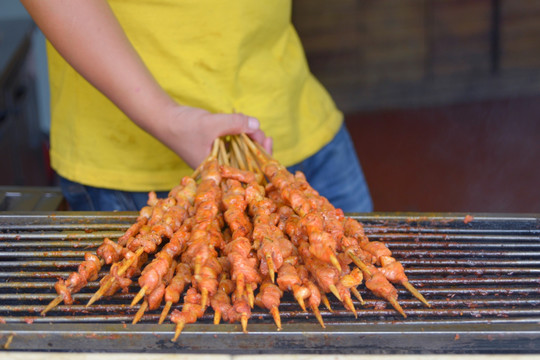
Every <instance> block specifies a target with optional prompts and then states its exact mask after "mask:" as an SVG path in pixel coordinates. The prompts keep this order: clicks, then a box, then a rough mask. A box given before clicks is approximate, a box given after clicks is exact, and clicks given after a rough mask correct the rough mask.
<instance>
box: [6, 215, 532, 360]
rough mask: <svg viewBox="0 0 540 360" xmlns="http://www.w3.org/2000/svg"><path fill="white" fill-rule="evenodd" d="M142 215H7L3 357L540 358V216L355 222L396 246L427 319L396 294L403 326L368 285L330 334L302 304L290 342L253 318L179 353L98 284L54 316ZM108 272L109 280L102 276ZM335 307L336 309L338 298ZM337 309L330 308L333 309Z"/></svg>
mask: <svg viewBox="0 0 540 360" xmlns="http://www.w3.org/2000/svg"><path fill="white" fill-rule="evenodd" d="M136 215H137V214H135V213H85V212H83V213H74V212H58V213H0V346H1V345H4V344H7V343H9V349H10V350H37V351H129V352H189V353H229V354H241V353H333V354H337V353H341V354H343V353H355V354H358V353H540V306H539V305H540V216H539V215H492V214H472V215H473V219H472V221H468V220H469V219H470V217H467V218H466V217H465V214H393V213H390V214H388V213H380V214H377V213H375V214H369V215H366V216H363V215H358V216H354V217H355V218H356V219H358V220H359V221H361V222H362V223H363V224H364V227H365V230H366V234H367V235H368V236H369V238H370V240H379V241H383V242H385V243H386V244H387V246H388V247H389V248H390V250H392V252H393V255H394V256H395V257H396V258H397V259H398V260H399V261H401V263H402V264H403V265H404V267H405V270H406V273H407V275H408V277H409V281H410V282H411V283H412V284H413V285H414V286H415V287H417V288H418V289H419V290H420V291H421V292H422V294H423V295H424V296H425V297H426V298H427V300H428V301H429V302H430V303H431V305H432V307H431V308H427V307H425V306H423V305H422V304H421V303H420V302H419V301H417V300H416V299H414V298H413V297H412V295H410V294H409V293H408V292H406V291H405V290H404V289H403V288H400V287H398V290H399V303H400V304H401V305H402V307H403V309H404V310H405V312H406V314H407V318H403V317H401V316H400V315H399V314H398V313H397V312H396V311H394V310H393V309H392V307H391V306H389V305H388V304H386V303H385V302H384V301H383V300H381V299H378V298H376V297H375V296H374V295H373V294H371V293H370V292H369V291H368V290H367V289H365V288H364V287H363V286H362V285H361V286H360V287H359V290H360V293H361V294H362V296H363V297H364V299H365V301H366V303H365V305H363V306H362V305H360V303H359V302H358V301H354V305H355V307H356V309H357V311H358V318H355V317H354V316H353V314H352V313H351V312H350V311H347V310H346V309H345V308H344V307H343V305H342V304H341V303H340V302H339V301H337V299H333V301H332V302H331V303H332V307H333V310H334V311H333V312H329V311H327V310H326V309H325V308H324V307H323V306H322V305H321V308H320V310H321V313H322V315H323V318H324V321H325V324H326V328H324V329H323V328H322V327H321V326H320V325H319V324H318V322H317V320H316V319H315V318H314V316H313V315H312V314H310V313H309V312H307V313H306V312H303V311H302V310H301V309H300V307H299V306H298V304H297V303H296V302H295V300H294V298H293V297H292V296H290V295H286V296H285V297H284V298H283V299H282V304H281V305H280V307H279V310H280V313H281V315H282V322H283V330H281V331H276V327H275V325H274V323H273V320H272V317H271V316H270V314H269V313H268V312H267V311H265V310H261V309H258V308H255V309H254V310H253V314H252V317H251V319H250V320H249V325H248V331H249V333H248V334H244V333H242V331H241V327H240V325H239V324H220V325H214V324H213V323H212V320H213V315H212V311H211V310H208V311H207V313H206V315H205V316H204V317H203V318H202V319H200V320H199V321H198V322H197V323H196V324H190V325H187V326H186V327H185V329H184V331H183V332H182V334H181V335H180V338H179V339H178V340H177V341H176V342H175V343H173V342H171V341H170V340H171V338H172V337H173V334H174V324H171V323H165V324H163V325H158V324H157V320H158V318H159V314H160V313H161V309H162V308H160V309H158V310H155V311H150V312H147V313H146V314H145V315H144V317H143V318H142V320H141V322H139V323H138V324H136V325H132V324H131V320H132V318H133V316H134V314H135V312H136V311H137V308H138V306H137V307H134V308H132V307H130V306H129V304H130V302H131V299H132V298H133V296H134V294H135V293H136V292H137V291H138V287H137V286H136V285H137V284H136V281H134V285H132V287H131V288H130V291H129V293H128V294H117V295H115V296H113V297H111V298H103V299H100V300H99V301H98V302H97V303H96V304H94V305H92V306H90V307H88V308H87V307H85V304H86V302H87V301H88V300H89V298H90V297H91V295H92V294H93V293H94V292H95V291H96V290H97V288H98V282H97V281H96V282H92V283H90V284H89V285H88V286H87V287H86V288H83V289H82V290H81V292H80V293H78V294H76V295H75V296H74V299H75V303H74V304H73V305H71V306H66V305H60V306H58V307H57V308H55V309H53V310H51V311H50V312H49V313H48V314H47V316H45V317H42V316H40V314H39V313H40V312H41V310H43V308H44V307H45V306H46V305H47V304H48V303H49V302H50V301H51V300H52V299H54V298H55V297H56V292H55V291H54V288H53V286H54V283H55V282H56V280H57V279H58V278H66V277H67V276H68V275H69V273H70V272H72V271H76V269H77V266H78V265H79V264H80V262H81V261H82V260H83V255H84V252H87V251H90V252H95V250H96V249H97V247H98V246H99V245H100V244H101V242H102V241H103V238H104V237H109V238H111V239H116V238H118V237H119V236H120V235H121V234H123V232H124V231H125V230H126V229H127V228H128V227H129V225H131V224H132V223H133V222H134V221H135V218H136ZM107 272H108V266H106V267H104V268H103V269H102V270H101V273H100V278H101V276H103V275H105V274H106V273H107ZM330 298H333V297H332V296H330ZM331 300H332V299H331Z"/></svg>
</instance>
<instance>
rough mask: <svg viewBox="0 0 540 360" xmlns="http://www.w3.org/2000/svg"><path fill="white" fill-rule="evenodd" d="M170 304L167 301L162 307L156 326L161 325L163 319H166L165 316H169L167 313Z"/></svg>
mask: <svg viewBox="0 0 540 360" xmlns="http://www.w3.org/2000/svg"><path fill="white" fill-rule="evenodd" d="M171 306H172V302H171V301H167V302H166V303H165V306H164V307H163V311H162V312H161V315H160V316H159V321H158V324H163V322H164V321H165V319H166V318H167V315H168V314H169V311H170V310H171Z"/></svg>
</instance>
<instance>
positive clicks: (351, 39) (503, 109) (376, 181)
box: [0, 0, 540, 213]
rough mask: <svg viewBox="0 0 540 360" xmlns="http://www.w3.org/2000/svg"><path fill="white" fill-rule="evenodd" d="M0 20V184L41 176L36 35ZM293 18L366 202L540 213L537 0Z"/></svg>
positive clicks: (385, 3)
mask: <svg viewBox="0 0 540 360" xmlns="http://www.w3.org/2000/svg"><path fill="white" fill-rule="evenodd" d="M0 22H1V23H2V24H3V27H2V32H1V35H0V45H5V44H6V41H8V40H10V39H15V38H17V39H19V38H20V37H21V33H23V35H22V39H21V40H20V42H21V45H20V49H21V50H20V51H19V53H18V58H17V59H16V61H15V65H13V64H12V66H11V68H10V69H9V71H8V72H9V74H10V76H9V78H10V80H9V81H8V82H7V85H6V84H3V85H2V86H3V90H2V91H3V94H4V95H3V98H4V99H6V98H10V99H11V100H10V101H11V105H9V106H7V104H6V101H3V103H0V105H2V106H1V107H0V108H1V109H3V110H1V111H3V112H2V113H0V114H4V115H2V117H1V119H0V151H2V152H3V153H4V154H9V156H2V157H1V158H0V169H2V172H1V174H0V186H1V185H17V186H43V185H53V186H54V185H55V178H54V176H53V175H52V173H51V171H50V169H49V168H48V159H47V134H48V129H49V128H48V126H49V108H48V83H47V72H46V58H45V52H44V40H43V37H42V35H41V33H40V32H39V31H38V30H36V29H35V27H34V26H33V24H32V22H31V20H30V19H29V17H28V15H27V14H26V12H25V10H24V8H23V7H22V6H21V5H20V3H19V1H17V0H2V2H1V3H0ZM293 22H294V24H295V26H296V27H297V30H298V33H299V35H300V37H301V39H302V41H303V44H304V46H305V49H306V55H307V59H308V62H309V64H310V66H311V69H312V71H313V73H314V74H315V75H316V76H317V77H318V78H319V80H320V81H321V82H322V83H323V84H324V85H325V86H326V87H327V89H328V90H329V92H330V93H331V94H332V96H333V97H334V99H335V101H336V103H337V105H338V106H339V108H340V109H341V110H342V111H343V113H344V115H345V119H346V123H347V126H348V127H349V130H350V131H351V134H352V136H353V139H354V141H355V145H356V149H357V151H358V156H359V158H360V160H361V162H362V165H363V167H364V171H365V174H366V177H367V180H368V183H369V186H370V189H371V191H372V195H373V200H374V204H375V210H377V211H433V212H437V211H457V212H507V213H509V212H530V213H540V190H539V185H540V46H538V44H540V2H537V1H528V0H475V1H470V0H376V1H375V0H335V1H324V0H294V1H293ZM6 39H8V40H6ZM4 83H5V81H4ZM6 107H10V109H11V110H10V111H7V110H6ZM6 124H8V125H6ZM6 134H7V135H6Z"/></svg>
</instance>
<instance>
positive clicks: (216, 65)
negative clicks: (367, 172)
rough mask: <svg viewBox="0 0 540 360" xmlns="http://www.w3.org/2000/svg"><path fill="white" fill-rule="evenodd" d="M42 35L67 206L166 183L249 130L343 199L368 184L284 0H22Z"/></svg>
mask: <svg viewBox="0 0 540 360" xmlns="http://www.w3.org/2000/svg"><path fill="white" fill-rule="evenodd" d="M21 2H22V3H23V5H24V6H25V7H26V9H27V10H28V12H29V13H30V15H31V16H32V17H33V19H34V20H35V22H36V23H37V25H38V26H39V27H40V29H41V30H42V31H43V33H44V34H45V36H46V37H47V39H48V42H49V43H48V59H49V75H50V76H49V77H50V82H51V112H52V114H51V118H52V121H51V151H50V154H51V164H52V167H53V168H54V169H55V171H56V172H57V173H58V175H59V178H60V184H61V186H62V190H63V192H64V195H65V196H66V199H67V200H68V202H69V204H70V207H71V208H72V209H73V210H99V211H103V210H137V209H140V208H141V207H142V206H144V204H145V203H146V200H147V193H148V191H156V192H158V196H166V194H167V191H168V190H170V189H171V188H172V187H174V186H175V185H176V184H178V182H179V180H180V179H181V178H182V177H183V176H185V175H190V174H191V173H192V172H193V169H194V168H196V167H197V165H199V164H200V163H201V162H202V161H203V160H204V159H205V158H206V157H207V156H208V154H209V153H210V149H211V144H212V142H213V141H214V140H215V139H216V138H217V137H219V136H222V135H227V134H239V133H247V134H248V135H249V136H250V137H252V138H253V139H254V140H255V141H257V142H259V143H261V144H262V145H263V146H264V147H265V148H266V149H267V150H268V151H269V152H271V151H273V156H274V157H275V158H276V159H277V160H278V161H280V162H281V163H282V164H284V165H286V166H288V167H289V169H290V170H291V171H296V170H301V171H303V172H304V173H305V174H306V177H307V179H308V181H309V182H310V184H312V186H313V187H315V188H316V189H317V190H318V191H319V192H320V193H321V194H322V195H324V196H326V197H327V198H328V199H329V200H330V201H331V202H332V203H333V204H334V205H335V206H336V207H340V208H342V209H343V210H344V211H346V212H365V211H371V210H372V208H373V206H372V202H371V197H370V195H369V191H368V188H367V185H366V182H365V179H364V176H363V173H362V170H361V167H360V164H359V162H358V159H357V158H356V153H355V150H354V146H353V145H352V142H351V139H350V136H349V134H348V132H347V129H346V128H345V126H344V123H343V115H342V113H341V112H340V111H339V110H338V109H337V108H336V106H335V104H334V102H333V101H332V99H331V97H330V96H329V94H328V93H327V92H326V90H325V89H324V88H323V86H321V84H320V83H319V82H318V81H317V80H316V79H315V77H314V76H313V75H312V74H311V73H310V71H309V67H308V65H307V62H306V59H305V55H304V52H303V49H302V46H301V43H300V40H299V39H298V36H297V34H296V31H295V29H294V27H293V25H292V23H291V7H292V6H291V0H273V1H267V2H255V1H252V0H237V1H234V2H223V1H218V0H182V1H180V0H160V1H155V0H146V1H145V0H137V1H136V0H109V1H107V0H93V1H64V0H47V1H42V0H21Z"/></svg>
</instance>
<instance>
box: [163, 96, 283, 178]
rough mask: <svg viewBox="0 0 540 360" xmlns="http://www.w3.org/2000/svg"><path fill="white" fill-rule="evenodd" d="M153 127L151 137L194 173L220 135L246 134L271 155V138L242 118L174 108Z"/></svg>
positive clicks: (250, 119) (185, 107) (257, 126)
mask: <svg viewBox="0 0 540 360" xmlns="http://www.w3.org/2000/svg"><path fill="white" fill-rule="evenodd" d="M156 125H157V126H156V127H155V133H154V135H155V136H156V137H157V138H158V139H159V140H161V141H162V142H163V143H164V144H165V145H167V146H168V147H169V148H170V149H171V150H173V151H174V152H175V153H176V154H177V155H178V156H180V157H181V158H182V159H183V160H184V161H185V162H186V163H187V164H188V165H189V166H191V167H192V168H194V169H195V168H197V166H198V165H199V164H200V163H202V162H203V161H204V159H206V158H207V157H208V155H209V154H210V151H211V148H212V144H213V142H214V140H215V139H216V138H218V137H220V136H224V135H236V134H241V133H246V134H247V135H248V136H249V137H250V138H251V139H253V140H254V141H256V142H258V143H259V144H261V145H262V146H263V148H264V149H265V150H266V151H267V152H268V153H270V154H271V153H272V138H270V137H267V136H266V135H265V134H264V132H263V131H262V130H261V129H260V123H259V121H258V120H257V119H255V118H253V117H249V116H247V115H244V114H236V113H235V114H213V113H210V112H208V111H206V110H203V109H199V108H194V107H189V106H178V105H176V106H172V107H171V108H170V109H165V111H164V112H163V114H161V115H160V117H159V118H158V119H156Z"/></svg>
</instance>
